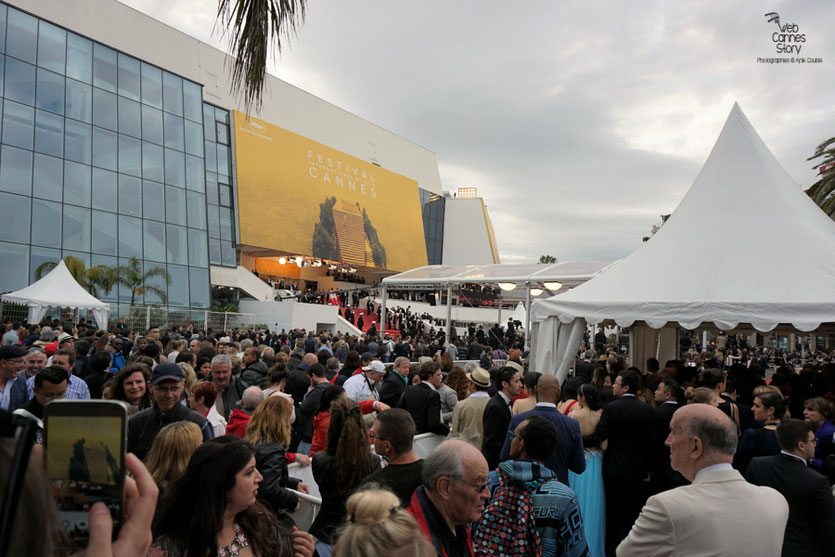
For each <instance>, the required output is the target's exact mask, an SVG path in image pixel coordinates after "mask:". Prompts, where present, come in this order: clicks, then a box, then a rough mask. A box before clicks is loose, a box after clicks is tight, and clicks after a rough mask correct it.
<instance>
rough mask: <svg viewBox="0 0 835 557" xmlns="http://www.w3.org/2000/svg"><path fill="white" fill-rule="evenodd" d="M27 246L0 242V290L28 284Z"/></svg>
mask: <svg viewBox="0 0 835 557" xmlns="http://www.w3.org/2000/svg"><path fill="white" fill-rule="evenodd" d="M28 271H29V246H23V245H20V244H7V243H6V242H0V292H13V291H15V290H20V289H21V288H25V287H26V286H28V285H29V277H28V275H29V272H28Z"/></svg>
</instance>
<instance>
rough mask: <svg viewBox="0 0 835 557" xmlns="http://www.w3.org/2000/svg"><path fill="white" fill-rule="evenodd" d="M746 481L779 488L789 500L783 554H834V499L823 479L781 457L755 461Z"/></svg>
mask: <svg viewBox="0 0 835 557" xmlns="http://www.w3.org/2000/svg"><path fill="white" fill-rule="evenodd" d="M745 479H746V480H748V481H749V482H750V483H752V484H755V485H764V486H768V487H772V488H774V489H776V490H777V491H779V492H780V493H782V494H783V497H785V498H786V501H788V503H789V521H788V523H787V524H786V535H785V537H784V538H783V555H808V556H817V555H820V556H821V557H823V556H825V555H835V499H833V498H832V492H831V491H830V490H829V481H827V479H826V478H825V477H824V476H822V475H820V474H819V473H818V472H816V471H815V470H813V469H812V468H809V467H808V466H804V464H803V463H802V462H800V461H799V460H798V459H796V458H792V457H790V456H787V455H784V454H778V455H775V456H761V457H757V458H754V459H752V460H751V463H750V464H749V465H748V471H747V472H746V473H745Z"/></svg>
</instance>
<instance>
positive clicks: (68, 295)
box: [3, 260, 110, 329]
mask: <svg viewBox="0 0 835 557" xmlns="http://www.w3.org/2000/svg"><path fill="white" fill-rule="evenodd" d="M3 301H4V302H9V303H13V304H22V305H25V306H29V316H28V318H27V319H28V321H29V323H38V322H39V321H40V320H41V319H43V316H44V315H46V310H47V309H49V308H50V307H62V308H64V307H66V308H72V309H89V310H91V311H92V312H93V319H95V320H96V325H98V327H99V328H100V329H107V316H108V314H109V313H110V305H109V304H107V303H105V302H101V301H99V300H97V299H96V298H95V297H93V296H92V295H91V294H90V293H89V292H87V291H86V290H84V288H83V287H82V286H81V285H80V284H78V282H77V281H76V280H75V279H74V278H73V276H72V275H71V274H70V271H69V269H67V266H66V265H65V264H64V261H63V260H61V261H60V262H59V263H58V265H57V266H56V267H55V268H54V269H52V271H50V272H49V273H48V274H47V275H46V276H45V277H43V278H42V279H41V280H39V281H38V282H36V283H34V284H30V285H29V286H27V287H26V288H23V289H21V290H18V291H17V292H10V293H8V294H3Z"/></svg>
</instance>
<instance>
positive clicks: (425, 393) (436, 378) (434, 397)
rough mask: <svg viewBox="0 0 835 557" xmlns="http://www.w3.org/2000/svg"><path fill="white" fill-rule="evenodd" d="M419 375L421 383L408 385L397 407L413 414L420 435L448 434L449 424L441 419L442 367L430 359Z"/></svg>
mask: <svg viewBox="0 0 835 557" xmlns="http://www.w3.org/2000/svg"><path fill="white" fill-rule="evenodd" d="M418 375H419V376H420V383H419V384H417V385H409V386H408V387H406V390H405V391H404V392H403V397H402V398H401V399H400V402H398V403H397V407H398V408H403V409H404V410H406V411H407V412H408V413H409V414H411V415H412V419H413V420H414V421H415V430H416V432H417V434H418V435H420V434H421V433H437V434H438V435H448V434H449V426H448V425H446V424H445V423H443V422H442V421H441V395H439V394H438V391H437V389H438V387H440V386H441V381H442V380H443V377H444V376H443V373H442V372H441V368H440V367H439V366H438V363H437V362H435V360H429V361H428V362H426V363H424V364H422V365H421V366H420V371H418Z"/></svg>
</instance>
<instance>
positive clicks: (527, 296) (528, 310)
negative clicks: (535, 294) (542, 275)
mask: <svg viewBox="0 0 835 557" xmlns="http://www.w3.org/2000/svg"><path fill="white" fill-rule="evenodd" d="M525 286H526V290H525V350H529V349H530V347H531V283H530V282H526V283H525Z"/></svg>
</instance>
